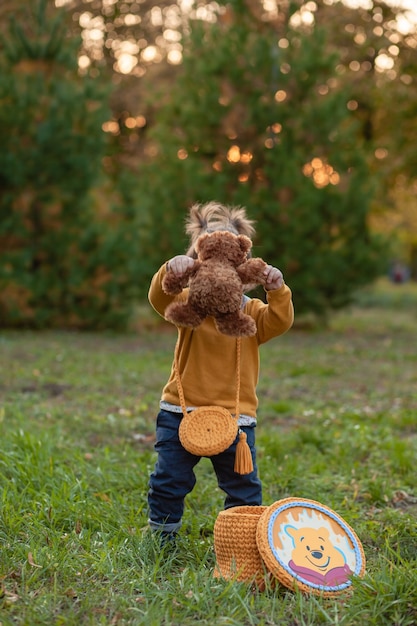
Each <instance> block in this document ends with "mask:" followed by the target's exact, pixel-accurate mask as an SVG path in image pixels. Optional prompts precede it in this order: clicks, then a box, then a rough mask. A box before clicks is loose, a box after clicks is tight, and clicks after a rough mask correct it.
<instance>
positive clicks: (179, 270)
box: [167, 254, 195, 276]
mask: <svg viewBox="0 0 417 626" xmlns="http://www.w3.org/2000/svg"><path fill="white" fill-rule="evenodd" d="M194 264H195V260H194V259H192V258H191V257H190V256H187V255H186V254H178V255H177V256H174V257H172V259H170V260H169V261H168V262H167V271H168V272H173V273H174V274H175V276H182V274H184V273H185V272H186V271H187V270H188V269H191V268H192V267H194Z"/></svg>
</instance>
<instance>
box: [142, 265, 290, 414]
mask: <svg viewBox="0 0 417 626" xmlns="http://www.w3.org/2000/svg"><path fill="white" fill-rule="evenodd" d="M165 273H166V267H165V264H164V265H163V266H162V267H161V268H160V269H159V271H158V272H157V273H156V274H155V275H154V277H153V279H152V282H151V285H150V288H149V294H148V297H149V302H150V303H151V305H152V307H153V308H154V309H155V311H157V313H159V314H160V315H161V316H162V317H164V311H165V309H166V307H167V306H168V304H169V303H170V302H172V301H173V300H174V299H177V300H185V299H186V298H187V293H188V289H184V290H183V291H182V293H181V294H179V295H177V296H171V295H167V294H166V293H164V291H163V289H162V279H163V277H164V276H165ZM243 311H244V312H245V313H247V314H248V315H251V316H252V317H253V319H254V320H255V322H256V326H257V333H256V335H255V336H254V337H243V338H242V343H241V384H240V411H239V412H240V414H243V415H248V416H252V417H254V418H256V410H257V407H258V398H257V395H256V386H257V383H258V377H259V345H260V344H262V343H265V342H266V341H269V340H270V339H272V338H273V337H277V336H278V335H282V334H283V333H285V332H286V331H287V330H288V329H289V328H291V326H292V323H293V321H294V309H293V304H292V299H291V290H290V289H289V287H288V286H287V285H285V284H284V285H283V286H282V287H281V288H280V289H276V290H273V291H268V292H267V304H265V303H264V302H262V300H260V299H259V298H246V297H245V298H244V306H243ZM178 340H179V344H178V363H179V371H180V376H181V382H182V385H183V389H184V395H185V402H186V405H187V406H188V407H197V406H203V405H213V404H214V405H217V406H223V407H225V408H226V409H229V410H230V411H231V412H232V413H234V408H235V400H236V338H235V337H228V336H226V335H223V334H221V333H220V332H219V331H218V330H217V329H216V327H215V324H214V319H213V318H212V317H207V318H206V319H205V320H204V322H203V323H202V324H201V325H200V326H199V327H198V328H196V329H194V330H192V329H190V328H185V327H179V328H178ZM161 400H162V401H164V402H168V403H170V404H174V405H179V404H180V401H179V397H178V391H177V385H176V382H175V375H174V368H173V367H172V368H171V374H170V377H169V379H168V382H167V383H166V385H165V387H164V388H163V391H162V398H161Z"/></svg>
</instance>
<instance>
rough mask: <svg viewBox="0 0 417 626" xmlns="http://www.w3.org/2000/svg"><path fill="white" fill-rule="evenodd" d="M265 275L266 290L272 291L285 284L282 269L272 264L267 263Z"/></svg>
mask: <svg viewBox="0 0 417 626" xmlns="http://www.w3.org/2000/svg"><path fill="white" fill-rule="evenodd" d="M264 276H265V289H266V291H272V290H273V289H279V288H280V287H282V285H283V284H284V278H283V276H282V272H281V270H279V269H278V268H277V267H273V266H272V265H267V266H266V268H265V270H264Z"/></svg>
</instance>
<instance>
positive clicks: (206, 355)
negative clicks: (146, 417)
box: [148, 202, 294, 538]
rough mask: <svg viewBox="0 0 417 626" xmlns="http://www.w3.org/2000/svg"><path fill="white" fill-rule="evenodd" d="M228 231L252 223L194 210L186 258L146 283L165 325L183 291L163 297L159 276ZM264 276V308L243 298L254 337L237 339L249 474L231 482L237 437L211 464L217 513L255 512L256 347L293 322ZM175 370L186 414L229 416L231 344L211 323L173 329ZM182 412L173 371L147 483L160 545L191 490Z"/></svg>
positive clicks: (278, 284)
mask: <svg viewBox="0 0 417 626" xmlns="http://www.w3.org/2000/svg"><path fill="white" fill-rule="evenodd" d="M219 230H227V231H230V232H232V233H234V234H236V235H239V234H242V235H246V236H248V237H250V238H252V237H253V235H254V233H255V229H254V227H253V222H252V221H251V220H249V219H248V218H247V217H246V211H245V209H243V208H234V207H227V206H224V205H222V204H219V203H216V202H209V203H208V204H204V205H198V204H196V205H194V206H193V207H192V208H191V209H190V214H189V217H188V219H187V222H186V232H187V234H188V235H189V236H190V247H189V249H188V251H187V253H186V254H180V255H178V256H174V257H173V258H172V259H170V260H169V261H167V262H166V263H164V265H162V267H161V268H160V269H159V270H158V272H157V273H156V274H155V275H154V277H153V278H152V282H151V285H150V289H149V301H150V303H151V305H152V306H153V308H154V309H155V310H156V311H157V312H158V313H159V314H160V315H161V316H162V317H164V312H165V309H166V307H167V306H168V304H170V303H171V302H172V301H173V300H175V299H181V300H184V299H185V298H186V297H187V291H188V289H184V290H183V292H182V293H181V294H179V295H177V296H172V295H167V294H166V293H165V292H164V290H163V289H162V280H163V278H164V276H165V274H166V272H174V273H175V274H177V275H181V274H183V273H184V272H185V270H187V268H189V267H192V266H193V265H194V263H195V259H196V258H197V255H196V252H195V249H194V245H195V242H196V241H197V239H198V237H199V236H200V235H201V234H202V233H204V232H213V231H219ZM264 274H265V291H266V293H267V296H266V299H267V303H266V304H265V303H264V302H263V301H262V300H260V299H259V298H249V297H248V296H246V295H245V296H243V299H242V310H243V312H244V313H246V314H248V315H250V316H252V318H253V319H254V320H255V323H256V327H257V333H256V335H255V336H253V337H242V339H241V368H240V369H241V379H240V380H241V382H240V399H239V406H240V411H239V413H240V415H239V418H238V426H239V428H240V430H243V431H244V432H245V433H246V436H247V443H248V445H249V447H250V451H251V455H252V461H253V471H252V472H251V473H250V474H246V475H242V474H238V473H236V472H235V470H234V460H235V452H236V445H237V442H238V436H237V437H236V440H235V441H234V443H233V444H232V445H231V446H230V448H228V449H227V450H225V451H224V452H222V453H220V454H217V455H216V456H212V457H210V460H211V463H212V465H213V468H214V471H215V473H216V476H217V481H218V485H219V487H220V488H221V489H222V490H223V491H224V492H225V494H226V498H225V502H224V507H225V508H226V509H227V508H230V507H233V506H241V505H260V504H261V503H262V484H261V481H260V479H259V477H258V471H257V466H256V448H255V426H256V411H257V407H258V398H257V395H256V386H257V382H258V377H259V346H260V344H262V343H265V342H266V341H269V340H270V339H272V338H273V337H277V336H278V335H282V334H283V333H285V332H286V331H287V330H288V329H289V328H290V327H291V326H292V323H293V320H294V310H293V304H292V299H291V291H290V289H289V287H288V286H287V285H286V284H285V283H284V280H283V276H282V273H281V271H280V270H279V269H277V268H276V267H273V266H272V265H267V266H266V269H265V271H264ZM177 358H178V369H179V374H180V378H181V383H182V386H183V390H184V396H185V402H186V405H187V409H188V408H190V409H191V408H195V407H198V406H204V405H217V406H223V407H224V408H226V409H228V410H229V411H230V412H232V413H233V410H234V407H235V400H236V398H235V395H236V393H235V390H236V338H235V337H229V336H227V335H224V334H222V333H220V332H219V331H218V330H217V328H216V326H215V323H214V319H213V318H212V317H207V318H206V319H205V320H204V321H203V322H202V324H201V325H200V326H199V327H198V328H195V329H191V328H187V327H178V354H177ZM181 419H182V409H181V406H180V399H179V396H178V390H177V384H176V380H175V371H174V366H172V369H171V375H170V377H169V379H168V382H167V383H166V385H165V387H164V388H163V390H162V397H161V402H160V411H159V414H158V417H157V422H156V444H155V450H156V452H157V454H158V457H157V461H156V464H155V468H154V471H153V473H152V474H151V477H150V481H149V492H148V504H149V525H150V527H151V529H152V530H154V531H160V532H161V533H162V534H163V536H164V537H168V538H172V537H174V536H175V534H176V533H177V531H178V530H179V528H180V526H181V519H182V515H183V512H184V499H185V496H186V495H187V494H188V493H190V491H191V490H192V489H193V487H194V485H195V482H196V478H195V474H194V471H193V470H194V467H195V465H196V464H197V463H198V462H199V460H200V458H201V457H199V456H195V455H193V454H191V453H190V452H187V450H185V448H183V446H182V445H181V443H180V440H179V436H178V428H179V424H180V421H181Z"/></svg>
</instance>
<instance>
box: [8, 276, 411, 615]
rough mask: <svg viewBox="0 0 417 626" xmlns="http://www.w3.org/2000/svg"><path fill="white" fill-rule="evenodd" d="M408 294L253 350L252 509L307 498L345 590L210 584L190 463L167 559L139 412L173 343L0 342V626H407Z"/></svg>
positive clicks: (206, 467) (213, 509)
mask: <svg viewBox="0 0 417 626" xmlns="http://www.w3.org/2000/svg"><path fill="white" fill-rule="evenodd" d="M416 310H417V290H416V289H415V286H412V285H404V286H390V285H387V284H385V283H381V284H378V285H376V286H375V287H374V288H373V289H371V290H367V291H364V292H363V293H362V294H360V296H359V298H358V304H357V305H356V306H355V307H353V308H352V309H349V310H346V311H343V312H341V313H338V314H337V315H336V316H335V317H334V318H333V319H332V320H331V323H330V326H329V327H328V328H327V329H323V330H319V329H315V330H311V331H308V332H307V331H303V330H298V329H297V327H296V328H294V329H293V330H291V331H290V332H289V333H288V334H287V335H285V336H283V337H282V338H280V339H278V340H276V341H273V342H270V343H269V344H267V345H265V346H263V348H262V376H261V381H260V384H259V399H260V411H259V427H258V431H257V432H258V435H257V436H258V459H259V466H260V473H261V477H262V480H263V484H264V503H265V504H272V503H273V502H275V501H276V500H279V499H281V498H283V497H287V496H299V497H305V498H313V499H316V500H319V501H321V502H322V503H323V504H326V505H327V506H329V507H331V508H333V509H334V510H336V511H337V512H338V513H339V514H340V515H342V517H343V518H344V519H345V520H346V521H347V522H348V523H349V524H350V525H351V526H352V527H353V528H354V529H355V531H356V532H357V534H358V536H359V537H360V539H361V541H362V544H363V546H364V550H365V554H366V558H367V573H366V576H365V578H363V579H362V580H359V581H355V584H354V592H353V593H352V594H351V595H349V596H348V597H343V598H342V597H340V598H335V599H322V598H319V597H314V596H304V595H301V594H297V593H293V592H291V591H287V590H286V589H284V588H282V587H278V588H276V589H275V590H272V589H268V590H267V591H265V592H263V593H259V592H256V591H253V590H251V589H250V588H249V587H248V586H247V585H245V584H243V583H230V582H226V581H222V580H219V579H216V578H214V577H213V575H212V573H213V567H214V564H215V559H214V552H213V525H214V522H215V519H216V516H217V514H218V512H219V511H220V510H221V509H222V503H223V494H222V493H221V492H220V491H219V490H218V488H217V485H216V481H215V479H214V476H213V472H212V470H211V465H210V462H209V461H208V460H207V459H203V460H202V462H201V463H200V464H199V466H198V468H197V475H198V483H197V487H196V488H195V490H194V491H193V493H192V494H191V495H190V496H189V498H188V500H187V506H186V513H185V516H184V526H183V529H182V532H181V537H180V543H179V545H178V548H177V549H176V550H170V549H169V548H167V549H165V550H162V551H161V550H160V549H159V547H158V545H157V542H156V541H155V539H154V538H153V537H152V536H150V534H149V532H148V530H147V525H146V521H147V511H146V491H147V482H148V476H149V473H150V472H151V470H152V467H153V464H154V461H155V454H154V451H153V432H154V419H155V414H156V411H157V406H158V401H159V394H160V390H161V386H162V384H163V383H164V381H165V379H166V377H167V375H168V371H169V368H170V362H171V358H172V350H173V346H174V343H175V335H174V334H173V333H172V331H171V330H170V328H169V327H168V326H165V325H162V326H158V325H157V324H156V323H155V320H153V319H152V320H151V321H150V322H149V324H147V325H145V326H143V327H142V329H139V331H138V332H137V333H136V334H126V335H121V336H120V335H117V336H115V335H110V334H77V333H71V332H42V333H33V332H2V333H1V334H0V433H1V439H0V441H1V444H0V624H1V626H6V625H7V626H8V625H12V624H19V625H28V626H34V625H37V624H45V625H48V626H49V625H57V626H58V625H70V624H71V625H72V624H73V625H74V626H75V625H77V626H78V625H90V624H91V625H96V624H106V625H117V626H121V625H124V624H131V625H141V624H143V625H144V626H145V625H146V626H154V625H155V626H159V625H168V624H172V625H178V626H179V625H182V624H183V625H194V624H201V625H207V624H209V625H216V626H217V625H222V624H227V625H236V626H237V625H239V626H241V625H252V624H253V625H265V626H267V625H270V624H278V625H280V626H281V625H282V626H307V625H311V626H313V625H314V626H315V625H317V624H329V625H330V624H331V625H333V624H341V625H344V626H348V625H349V626H350V625H351V626H353V625H355V626H356V625H357V624H364V625H368V624H369V625H372V626H381V625H385V624H386V625H390V626H391V625H401V626H407V625H410V626H411V625H413V624H416V623H417V573H416V572H417V487H416V463H417V420H416V417H417V341H416V340H417V325H416Z"/></svg>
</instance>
